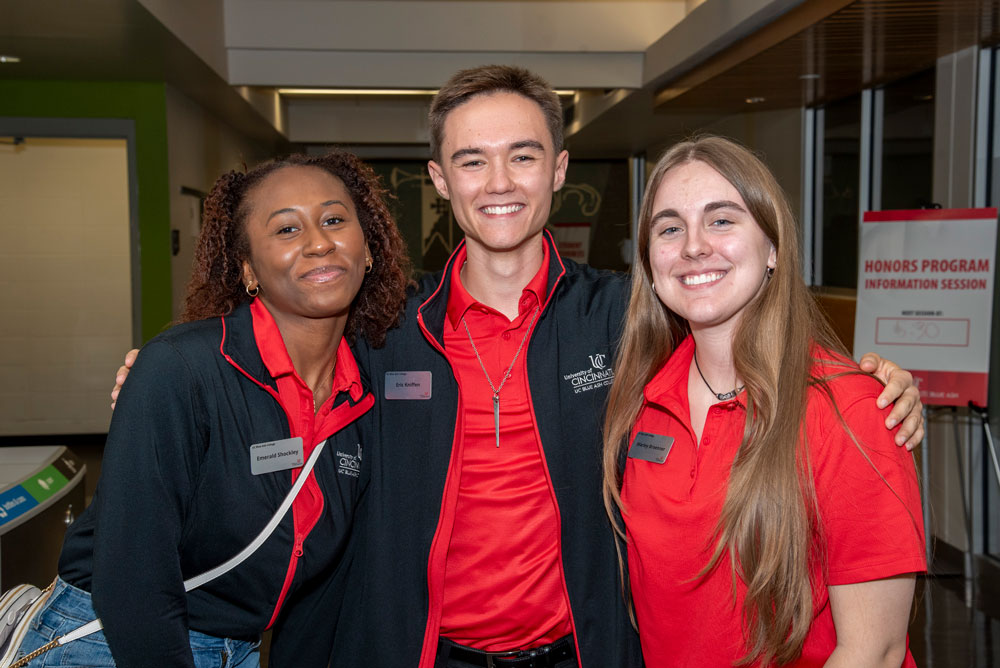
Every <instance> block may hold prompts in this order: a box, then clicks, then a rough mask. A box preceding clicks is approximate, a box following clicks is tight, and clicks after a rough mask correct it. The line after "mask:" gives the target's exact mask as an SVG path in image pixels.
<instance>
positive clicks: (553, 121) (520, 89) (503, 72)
mask: <svg viewBox="0 0 1000 668" xmlns="http://www.w3.org/2000/svg"><path fill="white" fill-rule="evenodd" d="M491 93H515V94H517V95H521V96H523V97H526V98H528V99H529V100H531V101H532V102H534V103H535V104H537V105H538V106H539V107H540V108H541V110H542V115H544V116H545V124H546V125H548V126H549V134H551V135H552V146H553V147H554V149H555V151H556V152H557V153H558V152H559V151H561V150H562V145H563V118H562V105H560V104H559V97H558V96H557V95H556V94H555V92H554V91H553V90H552V87H551V86H549V83H548V82H547V81H545V80H544V79H542V78H541V77H540V76H538V75H537V74H534V73H533V72H530V71H528V70H526V69H524V68H523V67H513V66H511V65H483V66H481V67H474V68H472V69H468V70H461V71H459V72H456V73H455V74H454V76H452V77H451V78H450V79H448V81H447V83H445V85H444V86H442V87H441V90H439V91H438V93H437V95H435V96H434V100H433V101H432V102H431V111H430V114H429V115H428V119H429V120H430V126H431V156H433V158H434V159H435V160H437V161H440V160H441V143H442V142H443V141H444V121H445V119H446V118H447V117H448V114H450V113H451V112H452V111H453V110H454V109H456V108H457V107H460V106H462V105H463V104H465V103H466V102H468V101H469V100H471V99H472V98H474V97H476V96H477V95H489V94H491Z"/></svg>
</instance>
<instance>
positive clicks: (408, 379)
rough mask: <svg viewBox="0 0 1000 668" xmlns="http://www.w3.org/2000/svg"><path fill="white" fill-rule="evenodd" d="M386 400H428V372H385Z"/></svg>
mask: <svg viewBox="0 0 1000 668" xmlns="http://www.w3.org/2000/svg"><path fill="white" fill-rule="evenodd" d="M385 398H386V399H430V398H431V372H430V371H386V372H385Z"/></svg>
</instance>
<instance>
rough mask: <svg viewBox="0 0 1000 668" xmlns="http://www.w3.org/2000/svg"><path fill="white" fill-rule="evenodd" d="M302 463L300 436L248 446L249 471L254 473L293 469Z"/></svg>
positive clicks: (303, 461) (303, 460)
mask: <svg viewBox="0 0 1000 668" xmlns="http://www.w3.org/2000/svg"><path fill="white" fill-rule="evenodd" d="M304 463H305V459H304V458H303V456H302V437H301V436H296V437H295V438H283V439H281V440H280V441H267V442H265V443H254V444H253V445H251V446H250V472H251V473H253V474H254V475H261V474H262V473H273V472H275V471H284V470H286V469H294V468H298V467H300V466H302V465H303V464H304Z"/></svg>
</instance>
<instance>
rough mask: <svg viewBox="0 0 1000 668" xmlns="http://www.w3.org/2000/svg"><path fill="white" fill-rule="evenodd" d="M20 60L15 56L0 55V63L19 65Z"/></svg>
mask: <svg viewBox="0 0 1000 668" xmlns="http://www.w3.org/2000/svg"><path fill="white" fill-rule="evenodd" d="M19 62H21V59H20V58H19V57H17V56H3V55H0V63H19Z"/></svg>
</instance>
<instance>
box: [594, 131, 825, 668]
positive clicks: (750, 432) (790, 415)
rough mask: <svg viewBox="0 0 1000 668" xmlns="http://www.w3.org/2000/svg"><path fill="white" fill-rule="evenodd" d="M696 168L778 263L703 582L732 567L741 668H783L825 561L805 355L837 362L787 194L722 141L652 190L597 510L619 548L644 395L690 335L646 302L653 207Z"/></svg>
mask: <svg viewBox="0 0 1000 668" xmlns="http://www.w3.org/2000/svg"><path fill="white" fill-rule="evenodd" d="M693 161H699V162H703V163H705V164H707V165H708V166H710V167H712V168H713V169H715V170H716V171H717V172H719V174H721V175H722V176H723V177H724V178H725V179H726V180H727V181H729V182H730V183H731V184H732V185H733V187H735V188H736V190H737V191H738V192H739V194H740V196H741V197H742V198H743V201H744V203H745V204H746V206H747V210H748V211H749V213H750V214H751V215H752V216H753V219H754V220H755V221H756V222H757V224H758V225H759V226H760V228H761V229H762V230H763V231H764V234H765V235H766V236H767V238H768V239H769V240H770V241H771V243H772V244H773V245H774V248H775V250H776V254H777V266H776V268H775V271H774V275H773V277H772V278H771V279H770V280H769V281H767V283H766V285H765V287H764V288H763V290H762V292H761V293H760V295H759V296H758V297H757V298H756V299H754V300H753V301H752V302H751V303H750V304H748V305H747V306H746V307H745V309H744V311H743V313H742V315H741V317H740V321H739V324H738V326H737V329H736V332H735V334H734V340H733V358H734V360H735V365H736V373H737V374H738V376H739V377H740V378H742V379H743V382H744V384H745V386H746V393H747V399H746V402H747V411H746V415H747V420H746V426H745V430H744V434H743V439H742V442H741V445H740V448H739V451H738V453H737V455H736V458H735V460H734V462H733V466H732V469H731V472H730V476H729V488H728V492H727V496H726V500H725V503H724V505H723V509H722V514H721V516H720V518H719V523H718V527H717V532H716V533H717V543H716V545H715V550H714V554H713V555H712V557H711V559H710V561H709V563H707V564H706V565H705V568H704V569H703V570H702V572H701V573H700V574H699V575H704V574H706V573H708V572H709V571H710V570H711V569H713V568H714V567H715V566H717V565H718V564H719V561H720V560H721V559H722V557H723V555H726V556H728V561H729V565H730V568H731V569H732V575H733V582H734V583H735V582H736V578H739V579H741V580H742V581H743V582H744V583H745V585H746V597H745V601H744V605H743V611H742V612H743V620H744V634H745V638H746V650H747V653H746V655H745V656H744V657H743V658H742V659H741V663H750V662H754V661H759V662H760V663H761V664H762V665H768V664H769V663H771V662H772V661H776V662H777V663H779V664H783V663H787V662H789V661H791V660H794V659H795V658H796V657H798V656H799V655H800V654H801V651H802V646H803V643H804V642H805V637H806V634H807V632H808V630H809V625H810V623H811V621H812V617H813V609H812V608H813V596H812V583H811V581H810V572H811V568H810V567H811V566H812V565H815V564H816V559H820V558H822V554H821V553H820V551H821V549H822V548H821V546H822V541H821V540H820V539H819V533H818V532H819V529H818V522H817V514H816V505H815V490H814V487H813V484H812V477H811V475H810V473H809V463H808V456H807V451H806V448H805V437H804V432H803V429H802V424H803V421H804V417H805V408H806V393H807V390H808V388H809V386H810V385H811V384H814V383H816V382H817V381H819V382H821V379H816V378H813V377H812V376H811V369H812V366H813V359H812V352H811V349H812V346H813V344H819V345H820V346H823V347H826V348H828V349H832V350H835V351H839V352H841V353H843V352H844V351H843V347H842V346H841V345H840V344H839V342H838V341H837V339H836V337H835V336H834V335H833V334H832V332H831V330H830V328H829V325H828V324H827V323H826V320H825V319H824V318H823V316H822V315H821V314H820V312H819V310H818V308H817V306H816V303H815V301H814V300H813V298H812V296H811V295H810V294H809V291H808V288H807V287H806V285H805V282H804V281H803V280H802V275H801V269H800V260H799V241H798V229H797V227H796V223H795V219H794V217H793V216H792V213H791V209H790V208H789V206H788V201H787V199H786V197H785V194H784V192H783V191H782V189H781V187H780V186H779V185H778V183H777V181H776V180H775V178H774V176H773V175H772V174H771V172H770V171H769V170H768V168H767V167H766V166H765V165H764V164H763V163H762V162H761V161H760V160H759V159H758V158H757V157H756V156H755V155H754V154H753V153H752V152H750V151H749V150H748V149H746V148H744V147H742V146H740V145H739V144H736V143H734V142H732V141H730V140H728V139H724V138H721V137H712V136H705V137H699V138H695V139H693V140H690V141H686V142H683V143H680V144H677V145H675V146H674V147H672V148H671V149H669V150H668V151H667V152H666V153H665V154H664V155H663V157H661V158H660V160H659V162H658V163H657V164H656V167H655V169H654V170H653V173H652V176H651V177H650V179H649V187H648V188H647V190H646V195H645V198H644V199H643V202H642V208H641V210H640V218H639V231H638V239H637V243H636V251H635V262H634V264H633V276H632V292H631V298H630V301H629V306H628V311H627V318H626V324H625V327H624V330H623V335H622V340H621V344H620V347H619V353H618V357H617V359H616V361H615V381H614V385H613V386H612V388H611V393H610V396H609V400H608V408H607V416H606V419H605V424H604V504H605V507H606V509H607V512H608V515H609V517H610V518H611V521H612V523H613V524H614V527H615V531H616V532H617V533H618V535H619V537H620V538H621V539H622V542H623V541H624V540H625V531H624V527H623V525H622V522H621V516H622V514H623V513H627V512H628V509H627V508H625V507H623V506H622V499H621V495H620V490H621V484H622V472H623V469H624V461H625V453H626V450H627V447H628V438H629V435H630V433H631V430H632V427H633V425H634V424H635V421H636V419H637V418H638V415H639V411H640V409H641V407H642V403H643V388H644V387H645V386H646V384H647V383H649V381H650V380H651V379H652V378H653V376H654V375H655V374H656V372H657V371H658V370H659V369H660V368H661V367H662V366H663V364H664V363H665V362H666V360H667V358H668V357H669V356H670V355H671V353H672V352H673V351H674V349H675V348H676V346H677V345H678V344H679V343H680V341H681V340H682V339H683V338H684V336H686V334H687V332H688V327H687V324H686V322H685V321H684V320H683V319H681V318H679V317H678V316H677V315H675V314H674V313H672V312H671V311H670V310H669V309H667V308H666V307H665V306H664V305H663V304H662V303H661V302H660V301H659V299H658V298H657V296H656V294H655V293H654V292H653V286H652V273H651V269H650V263H649V244H650V228H651V219H652V216H653V198H654V196H655V195H656V190H657V188H658V187H659V186H660V183H661V181H662V180H663V176H664V174H665V173H666V172H668V171H669V170H671V169H673V168H674V167H677V166H679V165H683V164H686V163H689V162H693ZM619 559H620V561H621V559H622V546H621V543H619ZM625 584H626V583H625V582H624V577H623V587H624V586H625ZM734 595H735V592H734Z"/></svg>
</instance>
